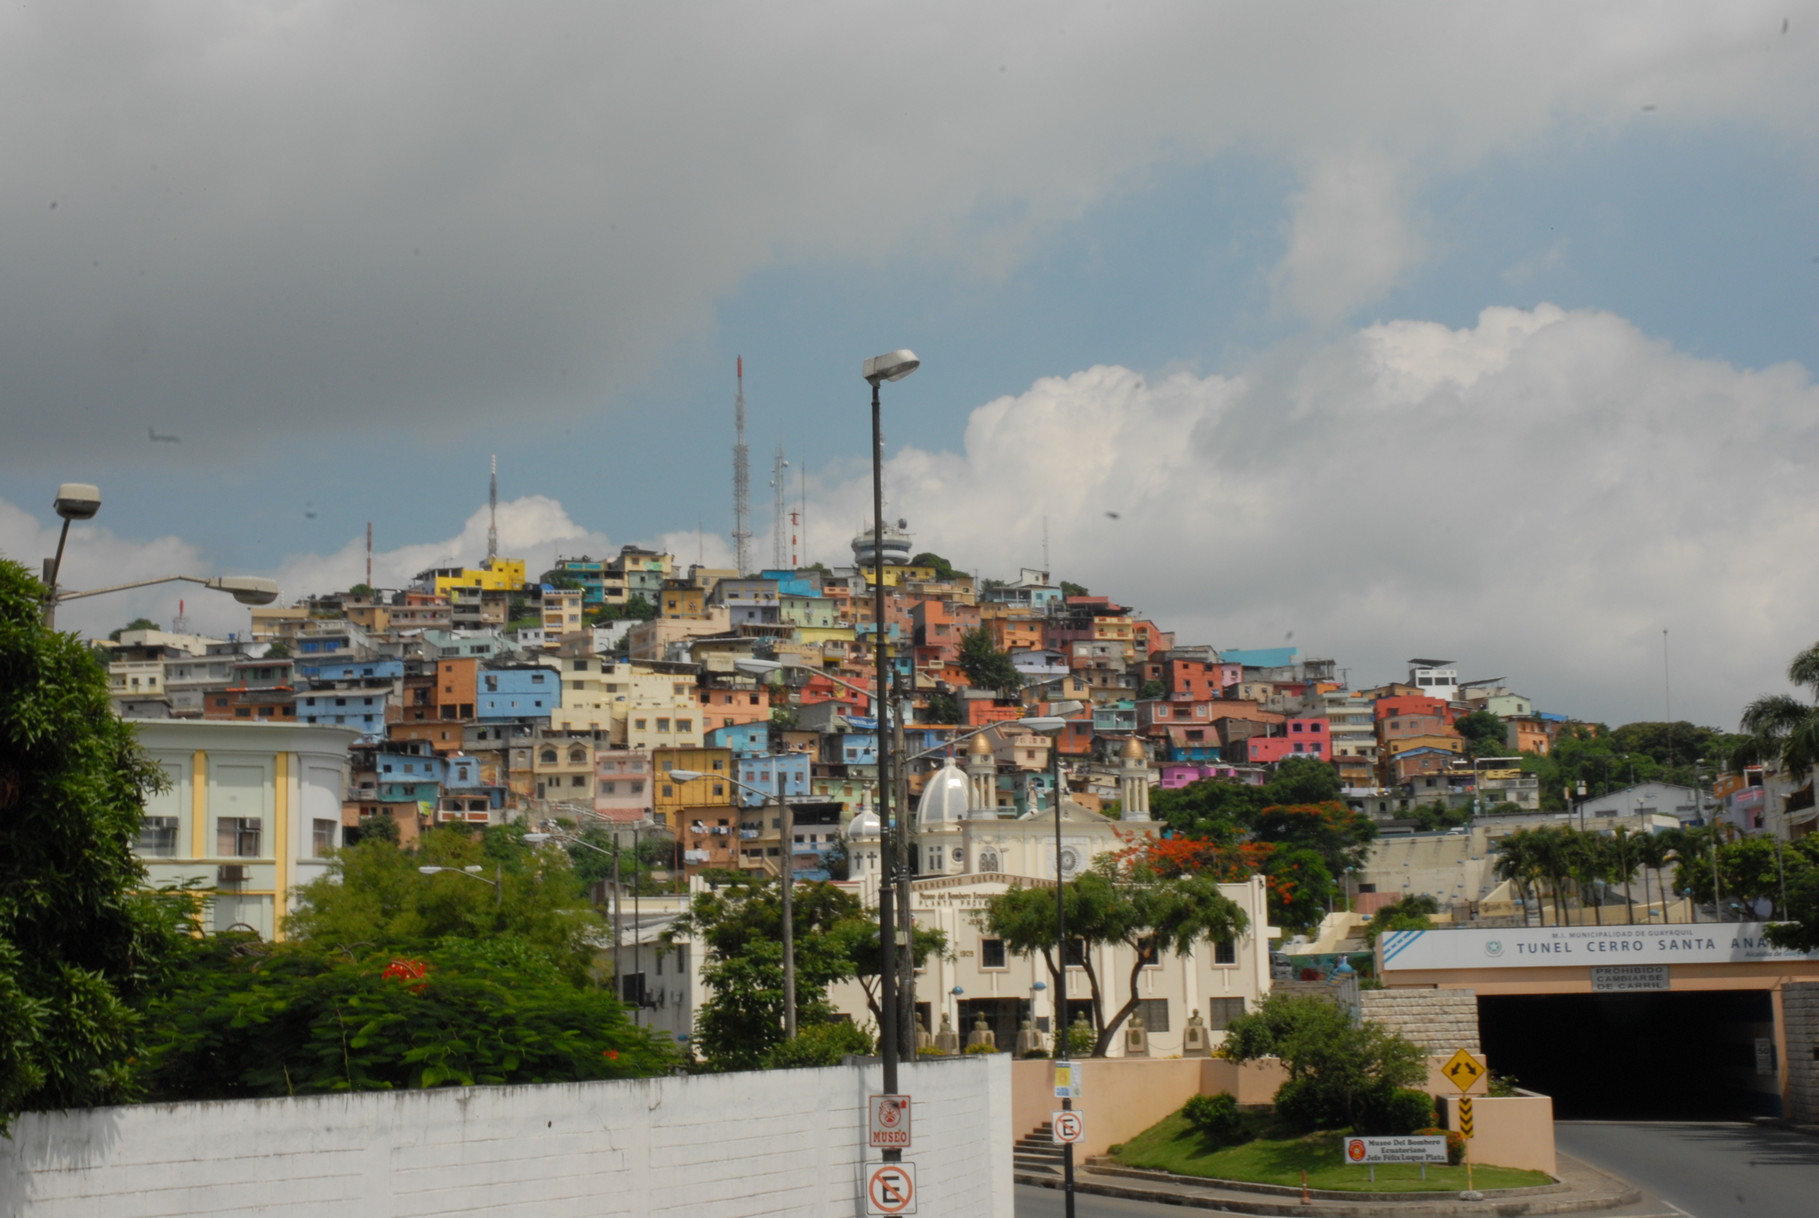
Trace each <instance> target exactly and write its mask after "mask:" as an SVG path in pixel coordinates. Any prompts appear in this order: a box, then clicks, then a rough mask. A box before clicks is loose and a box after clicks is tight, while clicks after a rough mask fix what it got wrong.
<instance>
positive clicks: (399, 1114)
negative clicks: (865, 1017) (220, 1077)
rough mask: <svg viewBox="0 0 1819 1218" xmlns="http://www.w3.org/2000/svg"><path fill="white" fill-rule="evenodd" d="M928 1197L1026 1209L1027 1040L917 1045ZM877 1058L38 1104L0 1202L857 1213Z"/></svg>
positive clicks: (301, 1215) (178, 1210) (10, 1155)
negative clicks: (1021, 1090)
mask: <svg viewBox="0 0 1819 1218" xmlns="http://www.w3.org/2000/svg"><path fill="white" fill-rule="evenodd" d="M900 1084H901V1086H902V1088H903V1089H904V1090H905V1091H906V1092H908V1093H909V1094H910V1095H911V1096H913V1097H914V1108H913V1110H912V1118H913V1133H914V1138H915V1141H914V1145H913V1146H912V1148H911V1149H910V1150H909V1151H908V1152H907V1154H906V1155H905V1158H906V1159H907V1161H909V1162H910V1163H912V1164H917V1165H918V1166H919V1167H920V1169H921V1170H920V1171H919V1173H918V1181H917V1183H918V1189H919V1201H920V1205H919V1208H920V1211H921V1212H922V1213H924V1214H929V1213H935V1214H978V1215H989V1216H991V1218H1011V1215H1012V1208H1013V1204H1012V1195H1011V1180H1010V1166H1011V1148H1010V1143H1011V1137H1010V1128H1011V1124H1010V1113H1011V1102H1010V1099H1011V1089H1010V1061H1009V1058H1008V1056H996V1055H995V1056H989V1057H974V1058H961V1059H956V1060H953V1061H942V1062H928V1063H914V1064H910V1063H906V1064H905V1065H904V1066H903V1069H902V1076H901V1079H900ZM882 1089H883V1088H882V1085H881V1079H880V1070H879V1067H878V1066H877V1065H875V1064H871V1065H865V1066H852V1067H836V1068H832V1069H826V1070H787V1071H772V1072H767V1073H750V1074H722V1075H704V1076H700V1077H692V1078H660V1079H641V1080H631V1081H626V1082H615V1083H575V1084H559V1085H551V1086H542V1087H475V1088H466V1089H442V1090H435V1091H408V1092H365V1093H361V1094H358V1095H345V1096H327V1097H309V1098H303V1099H287V1100H242V1101H234V1102H225V1103H207V1104H176V1105H153V1104H147V1105H139V1106H132V1107H123V1108H97V1109H90V1110H86V1111H74V1112H66V1113H31V1114H27V1115H25V1116H23V1117H21V1118H20V1119H19V1121H18V1122H17V1124H16V1125H15V1127H14V1131H13V1137H12V1139H11V1140H10V1141H0V1213H4V1214H7V1215H15V1214H18V1215H29V1216H30V1218H159V1216H163V1215H191V1214H211V1213H213V1214H240V1213H251V1212H254V1211H257V1212H258V1213H261V1214H268V1215H283V1216H285V1218H305V1216H308V1215H317V1214H320V1215H324V1216H328V1215H333V1216H334V1218H368V1216H371V1218H391V1216H393V1215H425V1214H489V1215H514V1214H522V1215H532V1214H534V1215H536V1216H537V1218H561V1216H564V1215H575V1216H577V1218H580V1216H582V1215H585V1216H587V1218H602V1216H609V1215H664V1214H675V1215H689V1216H690V1218H696V1216H699V1218H721V1216H725V1218H734V1216H737V1218H753V1216H758V1215H767V1214H777V1215H783V1214H788V1215H811V1216H826V1218H835V1216H836V1215H837V1216H838V1218H850V1215H852V1214H855V1213H859V1212H863V1207H862V1204H861V1201H860V1188H861V1180H862V1175H863V1172H864V1170H865V1164H866V1163H868V1162H869V1163H872V1164H876V1163H877V1162H878V1160H879V1158H880V1152H877V1151H871V1150H867V1149H865V1148H864V1145H863V1143H864V1141H865V1123H866V1115H865V1103H866V1096H867V1095H868V1094H870V1093H873V1092H877V1091H881V1090H882Z"/></svg>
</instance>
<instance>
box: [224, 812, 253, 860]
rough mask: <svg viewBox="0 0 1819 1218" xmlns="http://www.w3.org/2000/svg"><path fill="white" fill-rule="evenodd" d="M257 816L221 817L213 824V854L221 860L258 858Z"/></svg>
mask: <svg viewBox="0 0 1819 1218" xmlns="http://www.w3.org/2000/svg"><path fill="white" fill-rule="evenodd" d="M259 827H260V820H259V818H258V817H257V816H223V817H222V818H221V819H220V820H217V821H216V822H215V854H216V855H217V856H219V857H221V858H239V859H256V858H258V857H259Z"/></svg>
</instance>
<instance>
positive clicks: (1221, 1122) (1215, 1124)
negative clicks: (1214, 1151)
mask: <svg viewBox="0 0 1819 1218" xmlns="http://www.w3.org/2000/svg"><path fill="white" fill-rule="evenodd" d="M1181 1115H1182V1117H1183V1118H1184V1119H1185V1120H1186V1121H1187V1123H1188V1124H1189V1125H1191V1126H1193V1127H1194V1129H1195V1130H1196V1131H1197V1132H1199V1133H1200V1134H1201V1136H1203V1137H1205V1138H1206V1139H1207V1141H1209V1142H1215V1143H1218V1144H1219V1145H1222V1146H1223V1145H1229V1144H1230V1143H1233V1142H1236V1141H1238V1140H1239V1139H1240V1137H1241V1135H1242V1133H1243V1129H1244V1125H1243V1122H1242V1121H1241V1120H1240V1119H1239V1117H1238V1100H1237V1097H1236V1096H1234V1095H1232V1093H1231V1092H1229V1091H1221V1092H1220V1093H1219V1094H1217V1095H1196V1096H1194V1097H1193V1098H1192V1099H1190V1100H1188V1102H1187V1103H1185V1104H1183V1105H1182V1106H1181Z"/></svg>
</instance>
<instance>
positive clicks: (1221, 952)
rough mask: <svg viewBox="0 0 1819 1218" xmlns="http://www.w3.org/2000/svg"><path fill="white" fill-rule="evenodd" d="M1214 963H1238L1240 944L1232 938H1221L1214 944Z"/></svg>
mask: <svg viewBox="0 0 1819 1218" xmlns="http://www.w3.org/2000/svg"><path fill="white" fill-rule="evenodd" d="M1213 963H1214V964H1236V963H1238V945H1237V944H1236V943H1234V942H1233V941H1232V940H1230V939H1221V940H1220V941H1219V942H1217V943H1215V944H1213Z"/></svg>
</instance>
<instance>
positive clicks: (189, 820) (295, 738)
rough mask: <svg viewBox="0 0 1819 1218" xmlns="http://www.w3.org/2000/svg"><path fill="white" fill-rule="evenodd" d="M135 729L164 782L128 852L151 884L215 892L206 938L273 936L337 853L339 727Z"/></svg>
mask: <svg viewBox="0 0 1819 1218" xmlns="http://www.w3.org/2000/svg"><path fill="white" fill-rule="evenodd" d="M133 729H134V731H135V732H137V734H138V736H139V743H140V744H141V745H142V746H143V747H144V749H145V751H146V753H147V754H148V755H149V756H150V757H151V759H152V760H153V761H154V762H155V763H156V764H157V765H158V766H159V768H161V769H162V770H163V771H164V773H165V776H166V777H167V778H169V780H170V786H169V788H168V789H167V790H165V791H163V792H160V793H158V794H155V795H152V796H149V797H148V798H147V799H146V804H145V811H146V818H145V827H144V829H143V830H142V831H141V833H140V837H139V844H138V848H137V853H138V855H139V857H140V858H141V859H142V860H143V861H144V863H145V866H146V871H147V872H148V873H149V874H150V878H151V880H152V882H153V883H154V884H180V883H183V882H185V881H193V882H196V883H197V884H198V885H199V886H200V887H201V888H202V889H203V890H205V891H210V892H212V894H213V907H212V912H211V914H210V929H212V930H225V929H227V928H228V927H230V926H236V925H243V926H248V927H251V928H252V929H253V930H256V931H258V932H259V934H260V935H261V936H263V937H265V938H267V939H271V938H280V937H282V934H283V927H282V924H281V922H282V914H283V913H288V912H289V911H290V910H291V909H292V908H294V907H295V901H294V900H293V898H292V896H291V893H292V890H293V889H294V888H295V887H296V886H297V885H299V884H305V883H308V882H309V881H310V880H313V879H315V878H316V877H317V876H319V875H322V874H323V873H324V872H325V871H326V870H327V868H328V862H329V860H328V855H329V852H330V851H332V850H334V849H335V848H336V847H337V846H339V845H340V844H341V799H342V792H343V788H344V787H345V785H346V781H347V764H348V746H349V745H350V744H352V743H353V741H354V740H355V739H356V737H357V736H358V735H359V733H358V732H357V731H355V730H352V729H349V728H339V727H312V726H306V725H302V724H289V723H260V722H257V721H249V722H240V721H214V720H202V719H140V720H134V721H133Z"/></svg>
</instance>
